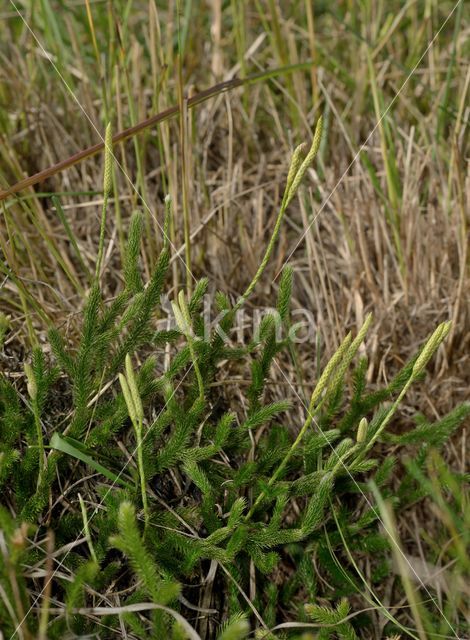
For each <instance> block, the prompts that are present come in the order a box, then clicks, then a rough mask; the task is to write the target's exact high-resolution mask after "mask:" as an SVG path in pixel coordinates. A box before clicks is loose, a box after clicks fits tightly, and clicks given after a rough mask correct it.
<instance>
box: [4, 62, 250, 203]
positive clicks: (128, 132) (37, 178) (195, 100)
mask: <svg viewBox="0 0 470 640" xmlns="http://www.w3.org/2000/svg"><path fill="white" fill-rule="evenodd" d="M258 75H259V74H256V76H258ZM254 79H255V76H250V77H249V78H246V79H245V80H241V79H239V78H235V79H233V80H228V81H226V82H219V83H218V84H216V85H214V86H213V87H209V89H205V90H204V91H201V92H200V93H197V94H196V95H194V96H193V97H192V98H189V100H188V107H194V106H195V105H197V104H200V103H201V102H204V101H205V100H208V99H209V98H212V97H213V96H215V95H218V94H220V93H222V92H224V91H230V90H231V89H235V88H236V87H239V86H241V85H243V84H245V83H246V82H249V81H253V80H254ZM178 113H179V107H178V106H174V107H169V108H168V109H165V110H164V111H161V112H160V113H157V114H156V115H154V116H150V118H147V119H146V120H142V122H139V123H138V124H136V125H134V126H133V127H129V128H128V129H124V131H120V132H119V133H116V135H114V136H113V145H114V144H116V143H117V142H122V141H123V140H127V139H128V138H131V137H132V136H135V135H136V134H137V133H140V132H141V131H143V130H144V129H147V128H148V127H151V126H152V125H155V124H158V123H159V122H163V121H164V120H168V119H169V118H173V117H174V116H176V115H177V114H178ZM103 149H104V141H101V142H98V143H97V144H94V145H93V146H92V147H88V148H87V149H83V150H82V151H79V152H78V153H74V154H73V156H70V157H69V158H66V159H65V160H61V161H60V162H57V163H56V164H54V165H52V166H51V167H48V168H47V169H43V171H39V172H38V173H35V174H34V175H32V176H29V177H27V178H24V179H23V180H20V181H19V182H17V183H16V184H14V185H12V186H11V187H8V189H5V191H0V201H2V200H5V199H6V198H8V196H11V195H13V194H15V193H18V191H23V189H26V188H27V187H32V186H33V185H35V184H38V183H40V182H44V180H47V178H50V177H51V176H54V175H55V174H56V173H60V172H61V171H64V170H65V169H68V168H69V167H72V166H73V165H75V164H77V163H78V162H81V161H82V160H85V159H86V158H91V157H92V156H94V155H96V154H97V153H99V152H100V151H102V150H103Z"/></svg>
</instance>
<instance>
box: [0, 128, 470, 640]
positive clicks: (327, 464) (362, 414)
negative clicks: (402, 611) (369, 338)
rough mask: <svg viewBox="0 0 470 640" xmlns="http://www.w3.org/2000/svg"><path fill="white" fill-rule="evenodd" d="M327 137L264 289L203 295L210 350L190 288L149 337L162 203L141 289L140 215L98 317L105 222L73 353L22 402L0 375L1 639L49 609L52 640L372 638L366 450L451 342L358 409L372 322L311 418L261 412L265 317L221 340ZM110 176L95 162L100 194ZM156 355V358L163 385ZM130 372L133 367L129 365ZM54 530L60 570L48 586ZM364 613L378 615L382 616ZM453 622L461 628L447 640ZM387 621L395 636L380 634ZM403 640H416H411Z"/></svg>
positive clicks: (384, 551) (314, 399)
mask: <svg viewBox="0 0 470 640" xmlns="http://www.w3.org/2000/svg"><path fill="white" fill-rule="evenodd" d="M109 136H110V133H109V129H108V133H107V137H108V138H109ZM320 137H321V121H320V122H319V124H318V125H317V128H316V131H315V135H314V138H313V143H312V146H311V148H310V151H309V152H308V153H307V154H306V155H305V158H304V159H303V160H302V158H303V154H304V153H305V149H304V147H301V148H298V149H297V150H296V151H295V152H294V155H293V160H292V163H291V168H290V170H289V175H288V180H287V187H286V191H285V194H284V197H283V200H282V204H281V208H280V212H279V215H278V217H277V220H276V224H275V227H274V230H273V235H272V238H271V240H270V242H269V243H268V248H267V250H266V253H265V256H264V258H263V260H262V262H261V265H260V267H259V269H258V270H257V272H256V274H255V276H254V278H253V280H252V282H251V283H250V284H249V286H248V287H247V288H246V290H245V293H244V294H243V295H242V296H241V298H240V299H239V300H238V301H237V302H236V303H235V304H233V305H232V304H231V302H230V300H229V299H228V297H227V296H226V295H224V294H223V293H221V292H219V293H217V294H216V303H217V308H218V311H219V312H220V313H221V320H220V323H219V325H218V326H216V327H214V328H213V329H212V331H211V332H210V335H209V336H206V328H205V325H204V318H203V308H202V301H203V296H204V294H205V292H206V291H207V289H208V280H207V279H202V280H200V281H198V282H197V283H196V285H195V287H194V290H193V293H192V294H191V296H190V297H189V298H187V297H186V295H185V294H184V292H179V293H178V295H177V296H175V297H176V300H174V301H173V311H174V315H175V319H176V328H173V329H165V330H162V329H159V328H157V326H156V323H155V319H156V318H157V317H158V314H159V313H160V312H159V309H160V297H161V295H162V293H163V291H164V286H165V281H166V276H167V271H168V267H169V259H170V252H169V242H168V240H167V235H166V233H167V231H168V229H169V220H170V215H171V201H170V199H169V198H167V199H166V201H165V223H164V229H165V236H164V238H163V243H162V249H161V252H160V255H159V256H158V258H157V259H156V261H155V264H154V266H153V269H152V272H151V274H150V277H149V279H148V281H147V282H146V283H144V278H143V276H142V273H141V271H140V268H139V248H140V242H141V236H142V232H143V219H142V215H141V214H140V213H139V212H135V213H134V214H133V216H132V218H131V220H130V224H129V231H128V238H127V244H126V249H125V255H124V260H123V277H124V286H123V289H122V291H120V292H118V293H117V295H116V296H115V297H114V299H113V300H111V301H110V302H106V300H105V298H104V294H103V292H102V290H101V287H100V286H99V285H100V272H101V267H102V257H103V255H104V254H103V242H104V241H103V238H104V235H103V229H104V228H105V222H106V208H105V207H104V209H103V217H102V228H101V229H102V233H101V234H100V240H99V251H98V260H97V266H96V273H95V278H94V281H93V282H92V284H91V288H90V293H89V295H88V299H87V301H86V304H85V306H84V310H83V317H82V326H81V336H80V341H79V344H78V345H77V347H76V348H74V349H73V348H69V346H68V345H67V343H66V340H65V338H64V336H63V335H62V334H61V332H60V331H59V330H58V329H52V330H51V331H50V335H49V339H50V345H51V348H52V352H53V358H52V359H51V360H52V361H49V359H48V358H46V355H45V354H44V353H43V351H42V350H41V349H40V348H39V347H38V348H37V349H36V350H35V351H34V353H33V358H32V364H31V366H26V367H25V371H26V374H27V378H28V384H29V398H30V401H31V402H25V400H24V398H23V397H22V395H21V392H19V390H18V389H17V388H16V387H15V385H14V384H13V383H12V381H11V380H10V379H9V378H8V376H6V375H5V374H4V373H2V374H1V375H0V446H1V451H0V454H1V458H0V464H1V466H0V483H1V488H2V496H3V497H2V506H1V507H0V524H1V532H0V552H1V554H0V585H1V587H2V591H1V593H2V594H4V595H3V597H2V598H1V600H0V627H1V628H2V631H4V633H6V634H9V635H11V634H15V633H18V634H19V635H22V636H23V637H25V638H33V637H34V634H36V632H37V630H38V628H39V626H40V625H41V626H42V630H43V628H44V624H45V623H44V619H45V618H44V615H42V613H41V610H42V609H41V607H42V606H43V597H45V596H44V594H47V593H49V594H51V593H52V594H53V596H50V602H48V607H49V608H48V609H47V611H48V618H47V634H48V638H51V640H53V639H54V638H59V637H63V636H64V634H66V633H71V634H72V635H75V636H77V635H82V636H83V635H86V634H88V635H89V634H92V633H96V631H97V628H98V627H99V629H100V634H101V635H102V637H103V638H116V637H122V634H123V632H124V631H125V633H128V635H129V637H130V636H131V635H132V636H133V637H136V638H142V639H145V638H195V639H200V638H203V637H204V638H218V639H219V640H231V639H238V638H243V637H245V636H246V635H247V634H248V631H249V628H253V627H254V629H255V631H256V634H257V636H256V637H257V638H271V639H272V638H279V639H280V638H286V637H290V638H300V637H301V636H299V633H300V630H299V628H297V627H296V624H298V625H303V629H305V628H307V629H308V628H310V627H309V626H308V625H312V626H311V628H312V629H317V630H318V629H320V630H321V631H320V633H321V637H322V638H330V637H339V638H348V639H352V638H357V637H361V636H364V637H365V636H367V633H368V630H369V627H370V625H371V624H372V620H371V618H370V617H368V615H367V614H364V615H363V616H362V617H361V618H359V619H358V620H356V619H355V618H354V617H351V616H350V610H351V607H352V606H353V605H352V602H354V603H356V602H357V600H358V598H362V597H363V595H362V585H361V583H360V580H359V578H358V575H359V574H358V565H357V563H356V561H355V557H356V555H357V554H360V553H363V552H365V551H373V552H374V561H375V562H374V574H373V575H372V576H371V578H370V583H371V586H370V588H371V590H373V589H374V586H375V585H377V584H380V583H381V581H382V580H383V577H384V575H386V574H387V572H389V570H390V566H389V562H390V557H391V555H390V548H389V537H387V532H386V531H385V532H384V531H383V530H382V529H381V528H380V524H381V522H380V515H379V513H378V511H377V510H375V509H374V508H373V507H371V506H370V505H371V502H370V501H371V499H372V492H371V489H370V484H368V482H369V481H371V480H373V481H374V483H375V486H377V487H378V488H379V489H380V491H381V492H382V494H383V495H384V496H385V498H388V497H389V495H390V494H388V493H387V492H389V491H390V490H389V488H388V484H389V480H390V475H391V470H392V469H393V466H394V464H396V461H395V460H394V459H393V458H391V457H389V456H387V457H385V458H384V459H382V458H381V457H380V453H377V455H375V450H374V445H375V444H376V443H378V442H383V441H385V440H386V439H387V438H393V435H392V434H391V433H388V432H387V431H388V428H389V427H390V426H391V422H392V418H393V417H394V415H395V413H396V410H397V408H398V406H399V404H400V402H401V401H402V400H403V398H404V396H405V394H406V392H407V390H408V389H409V387H410V385H411V384H413V383H414V382H416V381H417V380H418V379H420V378H422V374H423V372H424V368H425V366H426V364H427V363H428V361H429V359H430V358H431V357H432V355H433V354H434V353H435V352H436V350H437V349H438V348H439V345H440V344H441V343H442V341H443V340H444V339H445V336H446V335H447V333H448V331H449V324H448V323H444V324H441V325H440V326H439V327H438V329H436V331H435V332H434V333H433V335H432V336H431V338H430V339H429V340H428V341H427V342H426V343H425V345H424V346H423V348H422V349H421V351H420V353H419V354H417V355H416V356H415V357H414V358H413V359H411V360H410V361H409V362H408V363H406V364H405V366H404V367H403V369H402V370H401V371H400V372H398V373H397V374H396V375H395V376H394V377H393V378H392V380H391V381H390V383H389V384H388V385H387V386H386V387H385V388H383V389H380V390H374V391H369V390H368V389H367V385H366V382H365V380H366V372H367V359H366V358H360V359H358V360H357V353H358V350H359V347H360V346H361V345H362V344H363V343H364V340H365V338H366V334H367V330H368V328H369V327H370V325H371V323H372V317H371V316H367V317H366V319H365V321H364V324H363V326H362V327H360V329H359V331H358V332H357V334H356V335H355V336H354V335H353V334H354V331H351V332H349V333H347V335H346V337H345V338H344V339H343V341H342V342H341V343H340V345H339V346H338V348H337V349H336V351H335V352H334V353H333V355H332V356H331V357H330V358H329V360H328V361H327V363H326V364H325V365H324V366H323V368H322V371H321V372H320V374H319V376H318V379H317V381H316V383H315V384H314V388H313V391H312V392H311V394H310V401H309V403H308V405H307V406H301V405H299V401H298V397H296V398H294V402H293V401H292V394H290V393H289V395H288V396H287V394H286V396H285V397H282V398H281V399H279V398H275V399H273V397H272V395H270V392H269V389H268V384H267V383H268V382H269V376H270V373H271V371H272V368H273V366H274V365H275V363H276V358H277V357H278V356H280V355H282V354H283V353H286V354H292V348H293V340H292V336H291V334H290V332H289V331H288V332H287V337H284V338H281V339H279V338H278V336H277V331H276V329H277V326H276V323H277V316H275V315H274V313H273V314H270V315H267V316H265V317H264V318H263V321H262V323H261V327H260V330H259V333H258V335H257V336H253V338H252V340H251V342H249V343H248V344H247V345H245V346H242V347H234V346H233V345H232V344H231V343H230V342H227V341H225V340H224V337H223V336H224V335H228V334H230V331H231V330H232V329H233V326H234V322H235V317H236V315H235V312H236V310H237V309H239V308H240V305H241V304H243V303H244V302H245V301H246V300H247V298H248V297H249V295H250V294H251V293H252V292H253V290H254V288H255V286H256V284H257V283H258V282H259V280H260V278H261V276H262V274H263V271H264V269H265V267H266V265H267V262H268V260H269V258H270V257H271V255H272V253H273V250H274V247H275V242H276V239H277V236H278V233H279V226H280V224H281V222H282V219H283V216H284V214H285V211H286V207H287V206H288V204H289V203H290V202H291V201H292V198H293V196H294V194H295V192H296V190H297V188H298V186H299V184H300V180H301V179H302V177H303V176H304V174H305V171H306V169H307V167H308V166H309V165H310V163H311V161H312V159H313V157H314V155H315V153H316V151H317V149H318V145H319V142H320ZM109 172H110V164H109V158H108V165H107V168H106V170H105V183H106V181H108V186H109V180H110V177H109ZM292 279H293V271H292V269H291V268H290V267H287V268H286V269H285V270H284V272H283V275H282V278H281V281H280V287H279V293H278V299H277V305H276V310H277V314H278V317H279V318H280V319H281V322H282V323H283V324H284V325H285V327H286V328H289V310H290V299H291V293H292ZM162 353H165V354H167V355H168V362H167V364H166V365H165V366H163V364H162ZM136 354H138V357H139V360H140V361H141V362H142V364H141V365H140V367H135V366H134V365H133V362H136V360H137V356H136ZM222 366H224V367H234V368H238V370H239V371H242V372H244V375H247V374H246V372H247V369H249V370H250V373H249V374H248V375H249V378H250V379H249V383H248V387H247V390H246V396H245V398H244V401H243V402H241V401H240V398H239V396H238V395H235V396H234V395H233V394H230V392H225V391H224V390H223V384H224V379H223V377H221V371H222V370H223V369H222ZM351 368H352V369H353V372H352V377H350V375H349V370H350V369H351ZM59 375H60V377H61V384H62V385H65V386H66V389H67V393H68V396H67V397H68V398H69V403H70V406H69V407H67V409H66V410H64V409H63V407H58V408H56V407H54V396H56V395H57V392H56V391H55V389H56V387H55V385H56V384H57V383H58V376H59ZM350 380H351V390H349V389H348V386H347V383H348V382H349V381H350ZM390 402H391V404H390ZM384 403H388V404H384ZM293 404H294V406H295V409H296V410H295V411H293V410H292V408H293V407H292V405H293ZM469 412H470V410H469V407H468V406H463V407H459V408H458V409H456V410H454V411H453V412H451V413H450V414H449V415H448V416H446V417H445V418H444V419H443V420H441V421H440V422H438V423H437V425H436V433H435V434H434V440H433V444H434V445H436V446H440V445H441V444H442V443H443V442H444V441H445V439H446V438H447V437H448V436H449V435H450V434H451V433H452V432H453V431H454V430H455V429H456V428H457V427H458V425H459V424H461V422H462V421H463V420H464V418H465V417H466V416H467V415H468V414H469ZM299 413H301V414H303V419H302V420H299ZM429 429H430V427H429V426H428V425H426V426H424V425H423V424H422V423H420V424H419V425H418V427H417V429H416V430H415V431H411V432H410V433H409V434H404V435H403V436H400V437H402V438H406V437H408V438H411V439H412V438H413V437H416V442H418V443H419V445H420V446H422V447H425V448H426V446H427V443H426V439H425V438H424V437H423V434H425V433H427V432H428V431H429ZM413 434H415V436H413ZM46 452H47V453H46ZM425 464H426V456H425V455H424V454H420V455H419V456H418V458H417V459H416V460H415V465H414V466H413V468H412V471H410V473H405V475H404V477H403V480H402V484H403V486H404V487H406V486H408V489H407V490H402V491H401V490H400V488H398V490H397V491H396V492H395V494H394V496H393V497H394V500H395V503H396V504H400V505H401V506H405V505H406V504H407V500H408V499H409V497H410V495H411V492H410V491H409V488H410V487H412V488H414V489H415V491H417V492H419V491H421V490H422V487H423V486H424V484H423V483H418V484H419V486H417V482H416V478H417V477H420V476H419V474H420V473H421V471H422V470H423V469H424V467H425ZM364 495H365V496H366V497H367V500H364ZM142 525H143V526H142ZM26 530H30V531H31V532H32V533H31V534H30V536H29V537H27V536H26V533H23V534H22V535H21V540H20V535H19V533H18V532H19V531H20V532H26ZM49 530H53V532H54V537H55V541H56V542H55V544H56V548H55V551H54V559H55V561H56V562H57V564H56V565H53V568H52V569H50V570H46V567H48V566H50V560H49V559H50V557H51V551H50V549H49V550H48V548H47V547H46V545H45V543H44V540H45V539H46V534H47V532H48V531H49ZM345 549H347V552H346V551H345ZM48 562H49V564H48ZM280 576H283V578H282V579H280ZM323 576H324V577H325V578H326V579H323ZM49 585H51V586H49ZM325 600H326V601H327V602H328V603H329V604H328V606H327V605H325V604H324V603H325ZM49 605H50V606H49ZM305 605H307V606H305ZM372 606H373V607H375V608H376V609H377V610H379V611H381V612H382V611H383V609H384V608H383V606H382V605H381V604H380V602H378V601H377V600H376V599H375V600H374V599H373V600H372ZM461 614H462V612H461V610H460V609H457V608H456V609H454V611H453V620H455V619H457V620H458V619H459V616H461ZM388 620H389V621H390V624H391V625H393V624H395V622H396V621H395V618H394V617H393V616H392V615H391V614H389V618H388ZM41 621H42V622H41ZM396 624H397V625H398V628H400V629H405V627H403V625H401V627H400V626H399V623H396ZM285 625H287V626H285ZM289 625H290V626H289ZM301 628H302V627H300V629H301ZM395 629H396V627H394V630H395ZM405 631H406V633H408V635H409V636H410V637H417V636H416V634H415V632H414V629H410V628H406V629H405ZM289 634H290V635H289Z"/></svg>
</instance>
